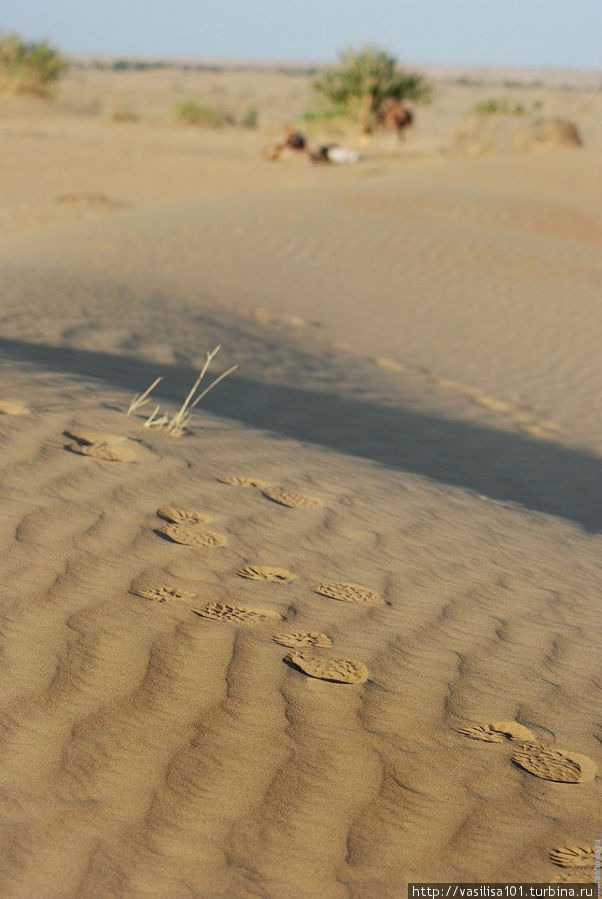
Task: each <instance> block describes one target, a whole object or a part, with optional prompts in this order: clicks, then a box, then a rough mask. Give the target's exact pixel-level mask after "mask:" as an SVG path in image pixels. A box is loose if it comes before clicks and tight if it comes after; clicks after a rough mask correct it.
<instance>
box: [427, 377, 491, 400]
mask: <svg viewBox="0 0 602 899" xmlns="http://www.w3.org/2000/svg"><path fill="white" fill-rule="evenodd" d="M429 380H430V381H431V382H432V383H433V384H436V385H437V387H443V388H444V389H445V390H455V391H456V392H457V393H463V394H464V395H465V396H470V397H480V396H482V394H481V391H480V390H479V388H478V387H470V385H469V384H461V383H460V382H459V381H452V380H450V379H449V378H439V377H438V376H437V375H430V376H429Z"/></svg>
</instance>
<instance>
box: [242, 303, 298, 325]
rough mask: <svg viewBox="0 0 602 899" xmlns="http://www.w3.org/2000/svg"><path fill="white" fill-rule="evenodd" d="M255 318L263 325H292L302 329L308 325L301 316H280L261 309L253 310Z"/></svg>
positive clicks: (285, 314) (284, 314)
mask: <svg viewBox="0 0 602 899" xmlns="http://www.w3.org/2000/svg"><path fill="white" fill-rule="evenodd" d="M253 318H254V319H255V320H256V321H258V322H260V324H262V325H290V326H291V327H292V328H302V327H303V326H304V325H305V323H306V322H305V319H304V318H301V317H300V316H299V315H289V314H288V313H282V314H278V313H274V312H268V311H267V309H261V308H259V307H258V308H256V309H253Z"/></svg>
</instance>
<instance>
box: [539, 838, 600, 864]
mask: <svg viewBox="0 0 602 899" xmlns="http://www.w3.org/2000/svg"><path fill="white" fill-rule="evenodd" d="M595 860H596V855H595V851H594V847H593V846H592V845H591V843H582V844H581V845H580V846H556V847H555V848H554V849H550V861H551V862H554V864H555V865H560V867H561V868H593V867H594V864H595Z"/></svg>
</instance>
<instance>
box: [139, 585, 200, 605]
mask: <svg viewBox="0 0 602 899" xmlns="http://www.w3.org/2000/svg"><path fill="white" fill-rule="evenodd" d="M130 593H133V594H134V595H135V596H142V597H143V599H150V600H153V601H154V602H169V601H170V600H172V599H179V600H191V599H195V597H196V593H190V592H189V591H188V590H181V589H180V588H179V587H169V586H167V585H166V584H161V585H156V586H150V585H146V584H132V586H131V587H130Z"/></svg>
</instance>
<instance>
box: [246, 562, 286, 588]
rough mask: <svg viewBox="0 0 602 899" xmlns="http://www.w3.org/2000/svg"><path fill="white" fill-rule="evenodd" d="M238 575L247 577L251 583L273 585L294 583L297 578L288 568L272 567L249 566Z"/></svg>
mask: <svg viewBox="0 0 602 899" xmlns="http://www.w3.org/2000/svg"><path fill="white" fill-rule="evenodd" d="M236 573H237V575H238V576H239V577H245V578H248V579H249V580H251V581H267V582H269V583H272V584H285V583H287V582H288V581H294V580H295V578H296V577H297V575H296V574H293V573H292V571H287V570H286V568H273V567H272V566H270V565H247V566H245V568H241V569H240V570H239V571H237V572H236Z"/></svg>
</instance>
